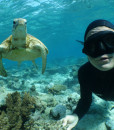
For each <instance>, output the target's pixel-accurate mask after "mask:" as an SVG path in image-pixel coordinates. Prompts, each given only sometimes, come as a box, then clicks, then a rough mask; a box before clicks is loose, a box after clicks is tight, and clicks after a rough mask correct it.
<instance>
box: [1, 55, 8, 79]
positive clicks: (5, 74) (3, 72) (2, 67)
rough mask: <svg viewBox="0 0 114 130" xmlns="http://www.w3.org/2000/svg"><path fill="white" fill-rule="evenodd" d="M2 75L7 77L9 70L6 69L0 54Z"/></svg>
mask: <svg viewBox="0 0 114 130" xmlns="http://www.w3.org/2000/svg"><path fill="white" fill-rule="evenodd" d="M0 75H1V76H4V77H7V72H6V70H5V69H4V66H3V63H2V58H1V56H0Z"/></svg>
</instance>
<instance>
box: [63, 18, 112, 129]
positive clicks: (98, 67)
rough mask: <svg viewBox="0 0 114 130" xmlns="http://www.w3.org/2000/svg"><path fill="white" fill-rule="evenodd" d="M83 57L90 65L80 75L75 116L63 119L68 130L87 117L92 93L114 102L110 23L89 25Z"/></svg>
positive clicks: (82, 68)
mask: <svg viewBox="0 0 114 130" xmlns="http://www.w3.org/2000/svg"><path fill="white" fill-rule="evenodd" d="M82 51H83V53H85V54H86V55H87V56H88V60H89V61H88V62H87V63H85V64H84V65H82V66H81V67H80V69H79V71H78V80H79V83H80V93H81V95H80V97H81V98H80V100H79V102H78V105H77V107H76V109H75V110H74V112H73V115H66V117H65V118H63V119H62V121H63V126H66V125H68V128H67V130H71V129H72V128H74V127H75V126H76V125H77V123H78V121H79V120H80V119H81V118H82V117H83V116H84V115H85V114H86V113H87V111H88V110H89V108H90V105H91V102H92V93H95V94H96V95H98V96H99V97H100V98H102V99H105V100H111V101H114V25H113V24H112V23H110V22H109V21H106V20H95V21H93V22H92V23H90V24H89V26H88V27H87V29H86V32H85V37H84V48H83V50H82Z"/></svg>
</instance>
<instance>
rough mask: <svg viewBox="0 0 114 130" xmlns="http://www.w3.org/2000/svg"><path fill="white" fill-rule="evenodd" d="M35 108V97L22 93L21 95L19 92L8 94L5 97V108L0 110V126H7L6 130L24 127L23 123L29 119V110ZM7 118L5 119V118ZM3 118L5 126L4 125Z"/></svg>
mask: <svg viewBox="0 0 114 130" xmlns="http://www.w3.org/2000/svg"><path fill="white" fill-rule="evenodd" d="M34 108H35V99H34V98H33V97H31V96H30V95H29V93H24V95H23V96H22V97H21V95H20V93H19V92H15V93H12V94H8V95H7V98H6V110H5V112H3V111H2V112H1V115H0V118H1V119H0V121H2V125H1V126H0V127H1V128H3V129H4V127H6V126H7V129H6V130H9V129H12V130H13V129H14V130H19V129H24V123H25V122H26V121H28V120H29V115H30V113H31V111H32V110H33V109H34ZM6 119H7V120H6ZM4 120H6V121H5V124H6V126H4V122H3V121H4Z"/></svg>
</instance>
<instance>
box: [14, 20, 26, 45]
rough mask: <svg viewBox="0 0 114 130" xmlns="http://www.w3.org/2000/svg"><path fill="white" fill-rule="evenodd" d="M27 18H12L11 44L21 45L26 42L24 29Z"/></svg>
mask: <svg viewBox="0 0 114 130" xmlns="http://www.w3.org/2000/svg"><path fill="white" fill-rule="evenodd" d="M26 24H27V20H26V19H23V18H16V19H14V20H13V30H12V44H13V46H15V47H23V46H25V44H26V35H27V29H26Z"/></svg>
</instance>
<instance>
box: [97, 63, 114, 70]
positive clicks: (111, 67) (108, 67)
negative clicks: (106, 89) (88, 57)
mask: <svg viewBox="0 0 114 130" xmlns="http://www.w3.org/2000/svg"><path fill="white" fill-rule="evenodd" d="M95 67H96V68H97V69H99V70H101V71H108V70H111V69H113V68H114V65H112V64H104V65H101V66H95Z"/></svg>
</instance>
